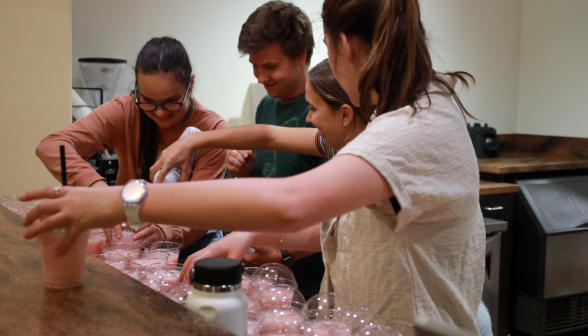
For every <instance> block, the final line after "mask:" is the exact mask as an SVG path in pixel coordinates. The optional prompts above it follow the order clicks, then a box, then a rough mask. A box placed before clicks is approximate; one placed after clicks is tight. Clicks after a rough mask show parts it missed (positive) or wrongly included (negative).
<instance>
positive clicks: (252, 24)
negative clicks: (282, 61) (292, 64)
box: [238, 0, 314, 66]
mask: <svg viewBox="0 0 588 336" xmlns="http://www.w3.org/2000/svg"><path fill="white" fill-rule="evenodd" d="M272 43H279V44H280V45H281V46H282V51H283V52H284V54H286V55H288V56H290V57H292V58H296V57H298V56H300V54H302V53H303V52H305V51H306V66H308V65H310V58H311V57H312V50H313V48H314V38H313V36H312V23H311V22H310V19H309V18H308V16H306V14H304V12H303V11H302V10H301V9H300V8H298V7H296V6H294V5H293V4H291V3H289V2H284V1H281V0H276V1H269V2H267V3H265V4H263V5H261V6H260V7H258V8H257V9H256V10H255V12H253V14H251V15H249V18H248V19H247V21H246V22H245V23H244V24H243V26H242V28H241V34H240V35H239V45H238V48H239V52H240V53H241V54H243V55H246V54H253V53H255V52H258V51H259V50H261V49H263V48H265V47H267V46H268V45H270V44H272Z"/></svg>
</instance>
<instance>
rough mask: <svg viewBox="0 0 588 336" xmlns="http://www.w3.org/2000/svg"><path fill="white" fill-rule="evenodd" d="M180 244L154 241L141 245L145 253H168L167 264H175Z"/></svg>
mask: <svg viewBox="0 0 588 336" xmlns="http://www.w3.org/2000/svg"><path fill="white" fill-rule="evenodd" d="M181 248H182V244H180V243H174V242H171V241H156V242H153V243H147V244H144V245H143V249H144V250H145V251H153V250H156V251H163V252H167V253H169V258H168V260H167V261H168V262H171V263H177V262H178V257H179V256H180V249H181Z"/></svg>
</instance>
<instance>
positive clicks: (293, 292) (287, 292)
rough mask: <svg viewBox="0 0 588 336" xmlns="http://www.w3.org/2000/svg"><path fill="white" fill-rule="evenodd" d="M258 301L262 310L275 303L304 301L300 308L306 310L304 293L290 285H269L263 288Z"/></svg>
mask: <svg viewBox="0 0 588 336" xmlns="http://www.w3.org/2000/svg"><path fill="white" fill-rule="evenodd" d="M257 302H258V303H259V307H260V308H261V309H262V310H264V309H265V307H270V306H271V305H273V304H281V303H284V302H286V303H289V302H300V303H302V306H301V307H300V309H301V310H304V304H305V300H304V296H303V295H302V293H300V291H299V290H298V289H296V288H294V287H292V286H288V285H284V286H276V285H272V286H270V287H267V288H266V289H264V290H262V291H261V293H259V297H258V299H257Z"/></svg>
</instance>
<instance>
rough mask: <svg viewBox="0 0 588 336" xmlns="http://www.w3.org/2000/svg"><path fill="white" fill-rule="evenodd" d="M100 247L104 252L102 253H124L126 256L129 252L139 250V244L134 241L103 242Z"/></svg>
mask: <svg viewBox="0 0 588 336" xmlns="http://www.w3.org/2000/svg"><path fill="white" fill-rule="evenodd" d="M101 249H102V253H104V254H112V253H115V254H120V255H124V256H125V257H126V256H128V254H129V253H131V252H137V251H141V245H139V244H136V243H123V242H118V243H110V244H104V245H102V247H101Z"/></svg>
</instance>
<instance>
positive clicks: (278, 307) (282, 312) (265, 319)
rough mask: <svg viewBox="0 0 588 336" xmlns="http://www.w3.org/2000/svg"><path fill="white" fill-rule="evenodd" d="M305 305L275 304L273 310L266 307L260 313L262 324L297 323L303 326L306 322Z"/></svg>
mask: <svg viewBox="0 0 588 336" xmlns="http://www.w3.org/2000/svg"><path fill="white" fill-rule="evenodd" d="M303 308H304V305H303V304H300V303H298V302H297V303H294V304H293V303H292V302H289V303H286V302H284V303H281V304H278V303H273V304H272V306H271V308H270V307H268V306H265V308H264V309H261V310H260V311H259V316H260V317H261V319H260V322H261V323H297V324H302V323H304V322H305V321H306V317H305V316H304V313H303Z"/></svg>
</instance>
